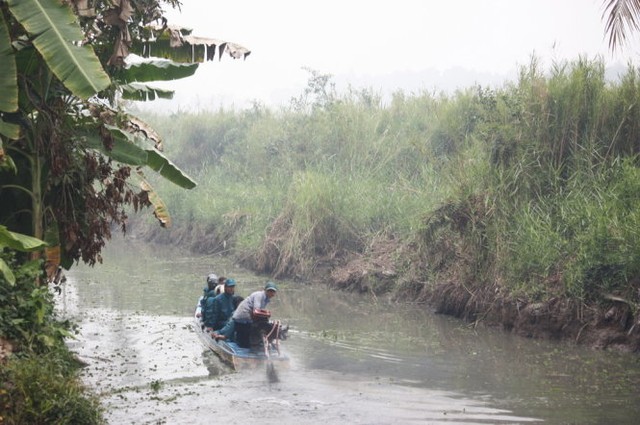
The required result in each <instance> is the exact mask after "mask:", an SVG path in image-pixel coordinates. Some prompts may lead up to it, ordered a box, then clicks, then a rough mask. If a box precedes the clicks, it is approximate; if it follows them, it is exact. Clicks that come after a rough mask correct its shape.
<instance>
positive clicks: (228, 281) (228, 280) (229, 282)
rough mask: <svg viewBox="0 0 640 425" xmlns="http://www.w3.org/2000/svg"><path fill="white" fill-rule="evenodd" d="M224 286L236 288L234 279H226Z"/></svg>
mask: <svg viewBox="0 0 640 425" xmlns="http://www.w3.org/2000/svg"><path fill="white" fill-rule="evenodd" d="M224 284H225V286H236V280H235V279H231V278H229V279H227V280H225V281H224Z"/></svg>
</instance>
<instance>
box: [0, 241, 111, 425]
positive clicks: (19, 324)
mask: <svg viewBox="0 0 640 425" xmlns="http://www.w3.org/2000/svg"><path fill="white" fill-rule="evenodd" d="M0 255H1V256H2V258H3V259H4V260H5V262H6V263H7V264H8V265H9V266H10V267H11V268H12V269H13V270H14V273H15V277H16V282H15V284H14V285H12V286H10V284H9V283H8V282H7V281H6V280H5V279H4V277H2V276H1V275H0V344H1V345H2V347H0V348H3V347H5V348H7V349H6V350H0V354H2V356H0V424H2V425H4V424H54V423H55V424H87V425H91V424H100V423H103V422H102V419H101V415H102V413H101V409H100V406H99V404H98V402H97V400H96V399H95V398H94V396H92V395H90V394H89V392H88V391H86V390H85V389H84V388H83V386H82V385H81V383H80V380H79V378H78V376H77V372H78V369H79V364H78V362H77V361H76V360H75V359H74V357H73V355H72V354H71V353H70V352H69V350H68V348H67V346H66V345H65V342H64V339H65V338H66V337H69V336H71V334H72V332H73V325H72V324H71V323H70V322H68V321H62V320H59V319H58V318H57V317H56V315H55V312H54V309H53V300H52V296H51V293H50V291H49V288H48V287H47V286H46V285H42V286H39V285H38V284H37V282H38V278H39V277H40V276H41V273H42V266H41V262H40V261H29V262H23V263H22V266H19V267H18V266H17V262H15V261H14V258H13V255H12V254H10V253H9V252H8V251H6V252H2V253H0ZM8 348H10V350H9V349H8ZM8 351H10V352H8Z"/></svg>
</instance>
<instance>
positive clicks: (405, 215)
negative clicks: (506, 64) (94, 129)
mask: <svg viewBox="0 0 640 425" xmlns="http://www.w3.org/2000/svg"><path fill="white" fill-rule="evenodd" d="M638 75H639V74H638V69H636V68H634V67H632V66H629V68H628V69H627V71H626V73H625V74H624V75H621V76H620V78H619V79H618V80H613V81H611V80H607V78H606V72H605V68H604V64H603V62H602V60H601V59H599V58H596V59H593V60H589V59H586V58H582V57H581V58H578V59H577V60H576V61H573V62H570V63H569V62H563V63H556V64H553V65H552V67H551V69H550V70H548V71H545V70H543V69H542V66H541V65H540V64H539V63H538V61H537V60H536V59H535V58H532V60H531V63H530V64H529V65H528V66H526V67H523V68H522V69H521V72H520V75H519V78H518V79H517V80H516V81H513V82H506V83H505V84H504V86H502V87H494V88H491V87H469V88H467V89H464V90H459V91H457V92H456V93H454V94H451V95H445V94H434V93H428V92H423V93H418V94H413V95H407V94H405V93H402V92H398V93H396V94H394V96H393V98H392V99H391V101H390V102H389V103H388V104H383V102H382V100H381V98H380V97H379V96H377V95H376V94H375V93H373V92H371V91H370V90H361V91H355V90H351V91H349V92H348V93H346V94H341V95H339V94H337V93H335V91H333V90H328V89H326V87H324V89H323V88H322V87H319V86H318V84H329V81H330V80H328V79H321V78H319V76H318V75H316V74H314V75H313V77H314V79H313V81H310V86H311V89H310V90H308V91H306V92H305V93H306V94H307V95H309V93H316V94H320V95H321V96H322V98H321V101H319V100H317V99H316V101H315V102H313V103H305V102H311V101H310V100H309V97H308V96H301V97H300V99H297V100H296V102H295V103H292V106H291V107H290V108H282V109H279V110H272V109H269V108H266V107H262V106H256V107H254V108H253V109H250V110H246V111H241V112H233V111H225V110H219V111H217V112H209V113H200V114H197V115H189V114H179V115H177V116H174V117H172V119H171V121H170V123H171V126H170V127H169V126H168V125H166V124H167V122H168V121H167V120H165V119H164V118H163V117H158V116H151V117H149V120H150V121H152V122H154V123H155V124H156V125H157V127H159V129H160V131H161V132H163V133H164V134H165V135H166V136H167V138H169V139H170V140H168V142H167V143H166V146H167V149H168V150H169V155H170V156H172V157H177V158H178V159H177V160H176V163H178V164H179V165H180V166H181V167H183V168H184V169H186V170H187V171H188V172H189V173H190V174H191V175H192V176H193V177H194V178H195V179H196V180H197V181H199V183H200V185H199V187H198V188H197V189H195V190H193V191H190V192H184V191H181V190H174V189H172V188H169V187H167V186H166V185H165V184H162V183H160V182H159V183H158V184H159V185H160V186H159V189H160V192H161V193H162V194H163V197H164V198H165V201H167V203H168V204H169V207H170V209H171V211H172V213H173V215H174V217H175V220H176V222H178V223H179V222H181V221H185V220H197V221H203V222H210V223H212V224H214V225H215V228H216V229H219V231H224V230H222V229H227V231H228V232H229V234H230V235H233V236H232V238H233V244H234V247H235V249H238V250H241V251H243V252H254V253H257V252H259V251H260V250H264V249H265V246H266V245H268V242H269V241H271V242H274V240H277V243H276V245H277V250H276V251H275V252H276V254H275V256H276V257H275V258H272V259H271V260H270V261H266V260H265V261H266V263H268V264H269V265H270V267H272V268H275V269H277V270H278V271H279V272H281V273H285V274H286V273H294V274H296V273H304V272H308V271H310V270H313V265H314V262H316V261H317V260H318V259H319V258H320V257H326V256H335V255H337V253H342V252H345V251H355V252H358V251H360V250H362V249H363V247H365V246H367V241H370V240H372V239H373V238H374V237H376V236H379V235H380V234H388V235H393V237H395V238H397V239H399V240H406V241H422V243H424V244H425V245H428V244H430V243H431V244H432V247H433V246H440V247H441V248H442V249H443V250H445V251H446V249H449V248H451V247H453V246H454V245H455V246H456V249H452V248H451V249H452V250H451V251H450V252H448V251H447V252H445V251H441V252H440V253H439V254H437V255H440V256H443V255H445V254H446V255H450V256H452V258H451V259H450V261H448V262H447V266H446V269H447V270H435V269H433V267H432V266H431V265H430V261H431V260H430V258H429V257H428V256H429V255H431V256H433V255H436V254H435V253H434V252H433V249H431V250H429V249H427V250H424V252H425V255H427V257H424V258H422V259H420V261H424V262H425V267H424V268H423V269H424V270H425V275H426V276H428V280H430V281H431V282H435V281H438V280H439V279H443V278H444V275H445V274H446V273H449V275H450V274H451V271H452V270H451V269H452V268H455V267H461V268H463V267H467V268H468V270H466V272H465V273H461V274H460V273H459V275H465V276H467V278H468V279H469V280H473V282H472V283H473V284H475V285H494V284H495V283H496V282H499V283H500V285H502V286H503V287H504V288H505V289H506V290H509V291H515V292H517V293H519V294H523V296H529V297H532V298H544V297H548V296H551V295H557V294H565V295H569V296H574V297H578V298H580V299H585V300H586V299H597V298H598V297H599V296H600V295H602V294H603V293H605V292H611V291H617V292H625V291H626V292H625V293H627V295H629V294H631V290H630V289H629V288H630V286H629V285H630V282H631V281H632V280H633V279H634V278H637V277H639V276H640V275H639V273H640V270H639V269H640V256H639V255H638V254H640V253H639V252H638V250H639V249H640V248H638V247H639V246H640V244H638V242H639V241H638V226H637V225H638V213H637V211H638V206H639V205H638V202H639V201H637V200H638V199H640V196H638V195H640V192H639V189H640V183H638V177H639V176H638V175H637V158H636V155H637V154H638V149H639V147H640V146H639V145H638V144H639V143H640V132H639V130H640V128H639V123H640V108H639V107H638V104H639V101H640V90H639V89H640V80H639V78H638ZM305 105H306V106H309V105H310V107H305ZM172 153H173V155H172ZM438 214H441V215H443V217H441V219H438V218H434V215H435V216H437V215H438ZM447 214H449V215H450V216H451V217H457V215H459V217H463V216H464V217H466V219H464V220H463V221H458V222H457V223H458V224H460V223H463V222H464V223H465V225H464V226H455V225H452V223H454V221H455V220H453V219H452V218H451V217H448V218H447V216H446V215H447ZM452 220H453V221H452ZM283 223H286V226H283ZM434 226H436V227H437V226H444V227H446V228H447V229H448V230H447V231H446V232H445V234H446V235H447V236H446V238H447V240H449V241H450V242H451V244H448V245H446V246H448V247H449V248H444V247H445V245H442V244H438V243H435V242H436V241H435V240H430V239H429V238H430V237H435V235H439V236H438V237H439V238H441V239H440V240H441V241H442V237H443V236H442V235H443V233H442V232H439V231H436V229H434ZM276 227H277V228H278V229H279V231H280V232H282V233H281V234H279V235H278V237H277V238H276V235H275V234H274V231H275V230H274V229H275V228H276ZM283 235H285V236H283ZM453 241H455V244H454V243H453ZM272 245H273V244H272ZM462 253H464V256H465V258H464V261H456V256H461V255H463V254H462ZM270 255H273V253H272V254H270ZM266 263H265V264H266ZM430 267H431V269H430ZM629 296H630V295H629Z"/></svg>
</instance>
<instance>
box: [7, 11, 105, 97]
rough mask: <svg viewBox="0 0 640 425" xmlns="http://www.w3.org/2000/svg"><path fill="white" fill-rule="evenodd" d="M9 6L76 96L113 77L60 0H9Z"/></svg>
mask: <svg viewBox="0 0 640 425" xmlns="http://www.w3.org/2000/svg"><path fill="white" fill-rule="evenodd" d="M6 1H7V3H8V4H9V9H10V11H11V13H12V14H13V15H14V16H15V18H16V19H17V20H18V22H20V24H21V25H22V26H23V27H24V28H25V29H26V30H27V32H28V33H29V34H30V35H31V36H32V37H33V44H34V46H35V47H36V49H37V50H38V52H40V54H41V55H42V57H43V58H44V59H45V61H46V62H47V65H48V66H49V68H51V70H52V71H53V73H54V74H55V75H56V77H58V79H59V80H60V81H61V82H62V83H63V84H64V85H65V86H66V87H67V88H68V89H69V90H70V91H71V92H72V93H73V94H74V95H76V96H78V97H80V98H83V99H87V98H89V97H91V96H93V95H94V94H96V93H98V92H99V91H101V90H103V89H105V88H107V87H108V86H109V84H111V81H110V80H109V77H108V76H107V74H106V73H105V71H104V69H103V68H102V65H101V64H100V61H99V60H98V58H97V56H96V55H95V53H94V51H93V49H92V48H91V47H89V46H80V45H78V44H77V43H78V42H80V41H82V39H83V38H84V36H83V34H82V30H81V29H80V26H79V25H78V23H77V21H76V17H75V15H74V14H73V12H72V11H71V9H70V8H69V6H68V5H67V4H66V3H62V2H60V1H57V0H6Z"/></svg>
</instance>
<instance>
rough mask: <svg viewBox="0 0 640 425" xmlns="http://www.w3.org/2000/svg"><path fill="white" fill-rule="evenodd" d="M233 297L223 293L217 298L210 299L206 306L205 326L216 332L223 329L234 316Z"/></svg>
mask: <svg viewBox="0 0 640 425" xmlns="http://www.w3.org/2000/svg"><path fill="white" fill-rule="evenodd" d="M233 311H234V306H233V295H232V294H227V293H225V292H223V293H222V294H220V295H218V296H216V297H215V298H208V299H207V302H206V305H205V320H204V324H205V325H206V326H208V327H210V328H213V329H214V330H218V329H220V328H222V327H223V326H224V325H225V324H226V323H227V321H228V320H229V318H230V317H231V315H232V314H233Z"/></svg>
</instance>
